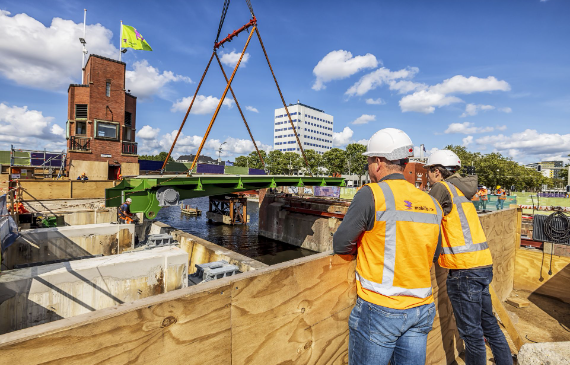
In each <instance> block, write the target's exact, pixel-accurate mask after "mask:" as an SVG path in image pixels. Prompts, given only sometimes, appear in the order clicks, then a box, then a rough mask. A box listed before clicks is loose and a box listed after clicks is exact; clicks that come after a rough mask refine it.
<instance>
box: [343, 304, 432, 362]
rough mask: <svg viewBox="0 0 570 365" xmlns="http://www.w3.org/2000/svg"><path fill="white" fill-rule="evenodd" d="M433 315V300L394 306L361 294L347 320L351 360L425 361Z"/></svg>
mask: <svg viewBox="0 0 570 365" xmlns="http://www.w3.org/2000/svg"><path fill="white" fill-rule="evenodd" d="M434 318H435V305H434V304H433V303H431V304H426V305H422V306H419V307H415V308H410V309H392V308H386V307H382V306H379V305H376V304H372V303H369V302H367V301H365V300H363V299H361V298H360V297H358V298H357V299H356V305H355V306H354V308H353V309H352V312H351V313H350V319H349V320H348V326H349V331H350V338H349V342H348V364H349V365H369V364H374V365H384V364H388V362H390V363H391V364H392V365H420V364H422V365H423V364H425V361H426V346H427V335H428V333H429V331H431V328H432V325H433V319H434Z"/></svg>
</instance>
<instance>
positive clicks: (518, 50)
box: [0, 0, 570, 162]
mask: <svg viewBox="0 0 570 365" xmlns="http://www.w3.org/2000/svg"><path fill="white" fill-rule="evenodd" d="M252 3H253V7H254V10H255V14H256V16H257V18H258V22H259V23H258V24H259V29H260V33H261V36H262V37H263V41H264V44H265V46H266V49H267V52H268V54H269V57H270V61H271V63H272V66H273V68H274V70H275V73H276V76H277V79H278V81H279V82H280V85H281V88H282V91H283V94H284V97H285V100H286V101H287V103H294V102H296V101H297V100H300V101H301V102H302V103H304V104H308V105H311V106H314V107H317V108H319V109H324V110H325V111H326V112H327V113H329V114H332V115H333V116H334V121H335V124H334V132H335V138H334V141H335V144H336V145H337V146H339V147H343V146H345V145H346V144H347V143H350V142H357V141H360V142H361V143H365V142H366V140H367V139H368V138H369V137H370V136H371V135H372V134H373V133H374V132H376V131H377V130H379V129H381V128H385V127H396V128H400V129H403V130H404V131H406V132H407V133H408V134H409V135H410V137H411V138H412V140H413V141H414V143H415V144H416V145H420V144H421V143H424V144H425V145H426V149H427V150H428V151H429V150H433V149H436V148H442V147H444V146H445V145H447V144H458V145H465V146H467V147H468V149H470V150H474V151H481V152H484V153H488V152H492V151H499V152H501V153H503V154H505V155H508V156H511V157H513V158H514V159H515V160H517V161H520V162H532V161H536V160H543V159H552V158H558V157H560V156H566V155H568V153H570V123H568V121H569V117H570V88H569V87H568V85H570V72H569V68H568V65H569V64H570V49H569V47H568V39H569V36H570V22H568V17H569V15H570V2H568V1H564V0H548V1H541V0H512V1H476V2H475V1H469V2H467V1H461V2H459V1H429V2H427V1H395V0H394V1H351V2H348V1H342V2H340V1H288V2H275V1H256V0H252ZM134 4H135V3H133V2H120V1H98V2H90V1H64V0H59V1H26V2H22V1H12V0H2V1H0V148H2V149H5V148H6V147H7V146H9V144H10V143H15V144H16V145H18V146H21V147H25V148H37V147H46V148H49V149H54V150H61V149H62V148H64V147H63V146H64V145H65V140H64V138H63V137H62V134H64V132H63V129H64V128H65V120H66V118H67V86H68V85H69V83H71V82H73V83H75V82H79V78H80V75H81V69H80V65H81V48H80V44H79V41H78V40H77V38H78V37H79V36H82V22H83V8H84V7H86V8H87V10H88V12H87V24H88V27H87V35H86V39H87V49H88V50H89V52H90V53H95V54H102V55H105V56H109V57H114V58H116V57H117V56H118V44H119V41H118V35H119V29H120V28H119V25H120V20H123V22H124V23H125V24H127V25H131V26H134V27H135V28H137V30H138V31H139V32H140V33H142V34H143V36H144V37H145V39H146V40H147V41H148V42H149V44H150V45H151V46H152V47H153V50H154V51H153V52H145V51H134V50H130V49H129V50H128V52H127V53H126V54H125V55H123V61H125V62H126V63H127V70H128V74H127V88H129V89H131V91H132V93H133V94H135V95H136V96H138V97H139V99H138V106H137V130H138V132H137V141H138V142H139V149H140V150H141V152H149V153H153V152H158V151H161V150H165V149H167V148H168V147H169V146H170V142H171V141H172V132H173V131H174V130H176V129H177V128H178V127H179V125H180V123H181V121H182V118H183V116H184V111H185V109H186V107H187V105H188V103H189V100H190V97H191V96H192V95H193V94H194V92H195V89H196V86H197V83H198V81H199V80H200V77H201V75H202V72H203V71H204V68H205V66H206V63H207V61H208V59H209V56H210V54H211V52H212V46H213V42H214V39H215V37H216V32H217V29H218V23H219V20H220V14H221V9H222V5H223V1H221V0H220V1H211V0H210V1H206V0H202V1H197V0H194V1H162V2H151V1H139V2H136V5H134ZM249 17H250V16H249V11H248V8H247V6H246V4H245V1H237V0H234V1H233V2H232V3H231V4H230V8H229V11H228V15H227V17H226V21H225V23H224V27H223V30H222V37H223V36H225V35H226V34H228V33H229V32H231V31H232V30H234V29H236V28H239V27H240V26H241V25H243V24H245V23H246V22H247V21H248V20H249ZM246 38H247V35H246V33H242V35H240V36H239V37H238V38H237V39H235V40H234V41H233V42H231V43H229V44H227V45H226V46H225V48H223V49H222V50H221V52H220V55H221V57H222V60H225V61H226V65H225V70H226V73H227V74H228V75H229V74H231V71H232V67H233V65H234V64H235V58H236V53H239V52H240V51H241V49H242V48H243V45H244V43H245V40H246ZM247 53H248V56H247V61H246V62H245V63H243V64H242V67H240V68H239V70H238V72H237V75H236V78H235V80H234V83H233V84H232V85H233V88H234V91H235V92H236V96H237V98H238V101H239V103H240V105H241V106H242V108H243V109H244V113H245V115H246V118H247V120H248V122H249V124H250V125H251V128H252V131H253V134H254V137H255V138H256V140H257V141H259V142H260V143H261V145H262V146H264V148H271V147H272V144H273V111H274V109H275V108H279V107H280V106H281V105H280V104H281V101H280V99H279V95H278V93H277V90H276V88H275V85H274V83H273V80H272V78H271V74H270V72H269V68H268V66H267V64H266V62H265V59H264V56H263V53H262V51H261V47H260V46H259V42H258V40H257V39H256V38H253V39H252V41H251V43H250V46H249V48H248V51H247ZM224 86H225V82H224V81H223V78H222V75H221V72H220V70H219V67H218V66H217V64H215V63H213V64H212V66H211V69H210V71H209V72H208V75H207V76H206V79H205V81H204V84H203V86H202V88H201V90H200V92H199V94H198V95H199V98H198V100H199V103H198V106H199V107H197V108H196V111H197V112H199V113H200V114H191V115H190V117H189V119H188V122H187V123H186V126H185V128H184V130H183V133H184V136H183V138H182V139H181V140H180V144H179V146H178V147H177V149H176V152H177V154H185V153H191V152H194V151H195V150H196V148H197V146H198V145H199V143H200V140H201V137H202V136H203V134H204V132H205V130H206V127H207V124H208V122H209V120H210V118H211V116H212V108H214V107H215V105H216V104H217V101H218V100H219V99H218V98H220V97H221V95H222V92H223V89H224ZM228 97H231V95H230V94H228ZM246 106H247V107H249V108H248V109H250V110H245V109H246ZM24 107H27V108H24ZM248 139H249V137H248V134H247V131H246V129H245V127H244V125H243V122H242V121H241V118H240V116H239V113H238V110H237V108H236V107H235V104H234V103H232V102H231V101H227V102H226V105H225V106H224V107H222V111H221V113H220V114H219V117H218V119H217V121H216V123H215V124H214V128H213V130H212V133H211V134H210V137H209V139H208V143H206V148H207V150H206V151H205V153H207V154H210V155H212V154H213V153H214V152H213V151H214V150H215V149H216V148H217V146H219V144H220V143H221V142H223V141H227V142H228V143H227V144H226V145H225V146H224V148H225V150H226V151H225V152H224V153H225V154H226V156H227V157H228V158H232V157H235V156H237V155H240V154H244V153H248V152H250V151H251V149H252V144H251V141H248Z"/></svg>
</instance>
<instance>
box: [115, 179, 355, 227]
mask: <svg viewBox="0 0 570 365" xmlns="http://www.w3.org/2000/svg"><path fill="white" fill-rule="evenodd" d="M277 186H297V187H302V186H344V179H342V178H333V177H318V176H316V177H313V176H284V175H214V174H212V175H197V174H194V175H192V176H185V175H139V176H136V177H127V178H125V179H124V180H123V181H121V183H120V184H119V185H117V186H115V187H113V188H109V189H106V190H105V198H106V199H105V205H106V206H107V207H118V206H119V205H121V203H122V202H123V201H124V200H125V199H126V198H131V199H132V200H133V202H132V204H131V206H130V209H131V212H133V213H138V212H144V213H145V215H146V217H147V218H149V219H152V218H154V217H156V214H157V213H158V211H159V210H160V208H161V207H162V206H169V205H176V204H178V201H180V200H183V199H190V198H199V197H203V196H210V195H221V194H229V193H236V192H240V191H247V190H257V189H266V188H275V187H277ZM165 192H167V193H168V196H169V197H172V196H174V195H176V194H177V199H172V200H171V201H170V202H168V203H165V202H164V200H163V201H162V202H159V199H157V193H159V194H162V195H163V194H164V193H165Z"/></svg>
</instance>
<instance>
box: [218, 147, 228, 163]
mask: <svg viewBox="0 0 570 365" xmlns="http://www.w3.org/2000/svg"><path fill="white" fill-rule="evenodd" d="M226 143H227V142H224V143H222V144H220V148H218V164H220V163H221V162H222V146H223V145H225V144H226Z"/></svg>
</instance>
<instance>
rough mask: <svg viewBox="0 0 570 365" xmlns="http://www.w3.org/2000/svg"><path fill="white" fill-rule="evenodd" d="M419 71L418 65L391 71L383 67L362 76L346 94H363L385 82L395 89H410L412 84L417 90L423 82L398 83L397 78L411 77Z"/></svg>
mask: <svg viewBox="0 0 570 365" xmlns="http://www.w3.org/2000/svg"><path fill="white" fill-rule="evenodd" d="M418 71H419V69H418V68H417V67H408V68H405V69H401V70H398V71H390V69H388V68H386V67H381V68H379V69H377V70H375V71H372V72H371V73H369V74H367V75H364V76H362V77H361V78H360V80H358V81H357V82H356V83H355V84H354V85H352V86H351V87H350V88H349V89H348V90H346V92H345V94H346V95H348V96H354V95H358V96H362V95H364V94H366V93H367V92H369V91H370V90H374V89H376V88H377V87H380V86H382V85H385V84H387V85H391V86H392V85H393V87H394V90H400V89H409V88H410V87H412V86H413V88H412V89H413V90H415V89H416V88H419V87H421V86H420V85H422V84H414V83H413V85H410V84H398V83H397V81H396V80H400V79H411V78H413V77H414V76H415V75H416V74H417V73H418Z"/></svg>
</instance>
